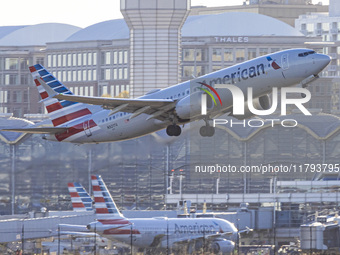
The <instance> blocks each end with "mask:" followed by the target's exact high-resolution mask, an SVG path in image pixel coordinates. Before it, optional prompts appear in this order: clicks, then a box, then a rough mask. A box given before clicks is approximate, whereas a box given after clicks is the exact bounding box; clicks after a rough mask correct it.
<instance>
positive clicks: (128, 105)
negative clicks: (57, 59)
mask: <svg viewBox="0 0 340 255" xmlns="http://www.w3.org/2000/svg"><path fill="white" fill-rule="evenodd" d="M38 80H39V82H40V84H41V85H42V86H43V87H44V89H45V91H46V92H47V94H48V96H49V97H51V98H56V99H59V100H67V101H71V102H78V103H84V104H92V105H101V106H102V107H103V108H104V109H108V110H111V113H110V115H112V114H115V113H117V112H120V111H123V112H129V113H132V115H131V116H130V119H132V118H134V117H137V116H138V115H140V114H142V113H146V114H149V115H150V117H149V118H148V119H153V118H155V119H160V120H165V119H167V117H168V116H167V114H166V113H167V112H168V111H170V110H172V109H174V108H175V106H176V102H175V101H174V100H172V99H126V98H105V97H88V96H75V95H66V94H58V93H57V92H55V91H54V90H53V89H52V88H50V87H49V86H48V85H47V84H46V83H45V81H44V80H42V79H41V78H38Z"/></svg>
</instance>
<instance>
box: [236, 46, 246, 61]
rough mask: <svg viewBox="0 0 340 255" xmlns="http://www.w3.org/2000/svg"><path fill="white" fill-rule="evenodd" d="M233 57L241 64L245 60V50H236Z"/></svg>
mask: <svg viewBox="0 0 340 255" xmlns="http://www.w3.org/2000/svg"><path fill="white" fill-rule="evenodd" d="M235 57H236V61H237V62H243V61H244V60H245V58H246V52H245V49H236V51H235Z"/></svg>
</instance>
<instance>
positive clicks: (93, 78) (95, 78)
mask: <svg viewBox="0 0 340 255" xmlns="http://www.w3.org/2000/svg"><path fill="white" fill-rule="evenodd" d="M97 79H98V78H97V70H93V76H92V80H97Z"/></svg>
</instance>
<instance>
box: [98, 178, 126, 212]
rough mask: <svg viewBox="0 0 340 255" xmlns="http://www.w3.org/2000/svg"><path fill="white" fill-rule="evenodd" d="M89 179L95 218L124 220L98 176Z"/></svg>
mask: <svg viewBox="0 0 340 255" xmlns="http://www.w3.org/2000/svg"><path fill="white" fill-rule="evenodd" d="M91 179H92V189H93V195H94V202H95V209H96V214H97V218H98V219H107V218H110V219H111V218H112V219H119V218H124V216H123V215H122V214H121V213H120V212H119V210H118V208H117V206H116V204H115V202H114V201H113V199H112V197H111V194H110V192H109V191H108V189H107V187H106V185H105V183H104V181H103V179H102V177H101V176H100V175H92V176H91Z"/></svg>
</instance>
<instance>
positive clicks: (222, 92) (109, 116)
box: [3, 49, 330, 143]
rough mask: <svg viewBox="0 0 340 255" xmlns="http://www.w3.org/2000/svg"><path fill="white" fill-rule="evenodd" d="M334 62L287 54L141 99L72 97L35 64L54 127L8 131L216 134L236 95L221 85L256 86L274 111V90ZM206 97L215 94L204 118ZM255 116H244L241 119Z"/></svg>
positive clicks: (256, 100)
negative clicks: (185, 130)
mask: <svg viewBox="0 0 340 255" xmlns="http://www.w3.org/2000/svg"><path fill="white" fill-rule="evenodd" d="M329 62H330V57H329V56H327V55H323V54H319V53H316V52H315V51H313V50H310V49H290V50H284V51H280V52H276V53H271V54H268V55H265V56H261V57H258V58H255V59H252V60H249V61H246V62H244V63H241V64H237V65H234V66H232V67H228V68H225V69H222V70H219V71H216V72H213V73H210V74H207V75H204V76H201V77H199V78H196V79H194V80H192V81H187V82H183V83H180V84H177V85H174V86H171V87H168V88H165V89H156V90H153V91H150V92H149V93H147V94H146V95H144V96H142V97H139V98H136V99H122V98H102V97H88V96H77V95H73V93H72V92H71V91H70V90H69V89H68V88H66V87H65V86H64V85H63V84H62V83H61V82H60V81H58V80H57V79H56V78H55V77H54V76H53V75H52V74H51V73H49V72H48V71H47V70H46V69H45V68H44V67H43V66H41V65H40V64H37V65H34V66H31V67H30V71H31V73H32V76H33V79H34V81H35V83H36V85H37V88H38V91H39V93H40V96H41V98H42V100H41V101H42V102H43V103H44V105H45V106H46V109H47V111H48V113H49V118H50V121H51V123H52V125H50V126H46V125H42V123H37V124H35V125H32V126H28V127H25V128H12V129H3V131H15V132H26V133H41V134H44V136H43V138H44V139H47V140H51V141H59V142H71V143H101V142H111V141H121V140H126V139H132V138H135V137H139V136H143V135H146V134H150V133H152V132H155V131H158V130H161V129H164V128H166V132H167V134H168V135H169V136H179V135H180V134H181V127H180V126H181V125H184V124H186V123H189V122H192V121H196V120H204V121H205V123H206V125H204V126H203V127H201V129H200V134H201V135H202V136H212V135H213V134H214V132H215V129H214V127H212V126H211V125H210V124H209V121H210V120H212V118H216V117H218V116H220V115H222V114H230V115H232V114H231V113H232V110H233V109H232V108H233V100H232V94H231V91H230V90H227V89H223V88H221V87H220V86H216V85H217V84H230V85H234V86H237V87H238V88H239V89H241V91H242V92H243V93H246V92H247V89H248V88H253V97H252V98H253V105H254V106H255V105H256V107H257V109H258V110H266V109H269V108H270V103H269V102H270V100H269V96H268V94H270V93H271V92H272V91H273V88H274V87H275V88H279V89H280V88H283V87H290V86H294V85H296V84H299V83H300V84H302V85H303V86H305V85H307V83H309V82H311V81H313V80H314V79H315V78H317V77H318V74H319V73H320V72H321V71H322V70H323V69H324V68H325V67H326V66H327V65H328V64H329ZM216 87H219V88H216ZM202 94H207V95H210V97H208V99H210V101H209V100H207V102H206V105H207V107H206V108H207V109H206V113H205V114H203V115H202V103H203V102H205V101H203V100H202V98H203V97H202ZM216 97H217V98H216ZM216 99H218V100H216ZM217 102H218V103H217ZM246 112H247V111H246ZM251 116H253V115H249V114H245V115H244V116H238V118H239V119H242V118H243V119H245V118H249V117H251ZM45 124H46V123H45Z"/></svg>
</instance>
